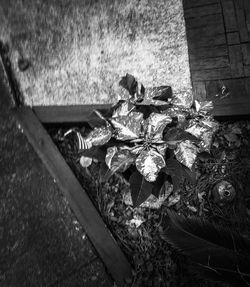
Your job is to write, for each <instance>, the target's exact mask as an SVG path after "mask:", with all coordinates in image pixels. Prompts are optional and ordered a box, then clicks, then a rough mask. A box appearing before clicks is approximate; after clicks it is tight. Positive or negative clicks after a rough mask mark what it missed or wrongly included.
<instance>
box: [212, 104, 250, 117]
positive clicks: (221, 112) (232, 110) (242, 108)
mask: <svg viewBox="0 0 250 287" xmlns="http://www.w3.org/2000/svg"><path fill="white" fill-rule="evenodd" d="M249 114H250V102H246V103H245V104H242V103H239V104H234V105H232V104H231V103H229V104H223V103H222V104H220V105H215V107H214V110H213V115H214V116H215V117H222V116H228V115H230V116H239V115H241V116H244V115H249Z"/></svg>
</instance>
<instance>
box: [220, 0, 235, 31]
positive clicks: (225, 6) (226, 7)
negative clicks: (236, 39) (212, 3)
mask: <svg viewBox="0 0 250 287" xmlns="http://www.w3.org/2000/svg"><path fill="white" fill-rule="evenodd" d="M221 5H222V11H223V15H224V22H225V27H226V31H227V32H233V31H237V30H238V25H237V20H236V15H235V9H234V3H233V1H232V0H221Z"/></svg>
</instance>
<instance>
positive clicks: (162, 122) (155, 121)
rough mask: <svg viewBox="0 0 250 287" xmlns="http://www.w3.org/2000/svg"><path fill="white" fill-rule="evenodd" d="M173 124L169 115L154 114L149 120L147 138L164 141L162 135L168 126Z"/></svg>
mask: <svg viewBox="0 0 250 287" xmlns="http://www.w3.org/2000/svg"><path fill="white" fill-rule="evenodd" d="M171 122H172V118H171V117H170V116H168V115H164V114H160V113H152V114H151V115H150V116H149V118H148V119H147V121H146V123H147V136H148V137H149V138H152V139H159V140H161V139H162V133H163V130H164V129H165V127H166V125H168V124H169V123H171Z"/></svg>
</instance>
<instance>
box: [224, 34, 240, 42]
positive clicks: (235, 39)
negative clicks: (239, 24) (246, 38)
mask: <svg viewBox="0 0 250 287" xmlns="http://www.w3.org/2000/svg"><path fill="white" fill-rule="evenodd" d="M227 43H228V45H235V44H240V34H239V32H231V33H227Z"/></svg>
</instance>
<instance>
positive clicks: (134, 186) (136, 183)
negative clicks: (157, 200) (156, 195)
mask: <svg viewBox="0 0 250 287" xmlns="http://www.w3.org/2000/svg"><path fill="white" fill-rule="evenodd" d="M129 183H130V189H131V197H132V201H133V206H134V207H137V206H139V205H140V204H142V203H143V202H144V201H146V200H147V199H148V197H149V196H150V194H151V193H152V189H153V186H154V185H153V184H152V183H151V182H148V181H146V180H145V178H144V177H143V176H142V175H141V174H140V173H139V172H138V171H135V172H134V173H133V174H132V175H131V177H130V179H129Z"/></svg>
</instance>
